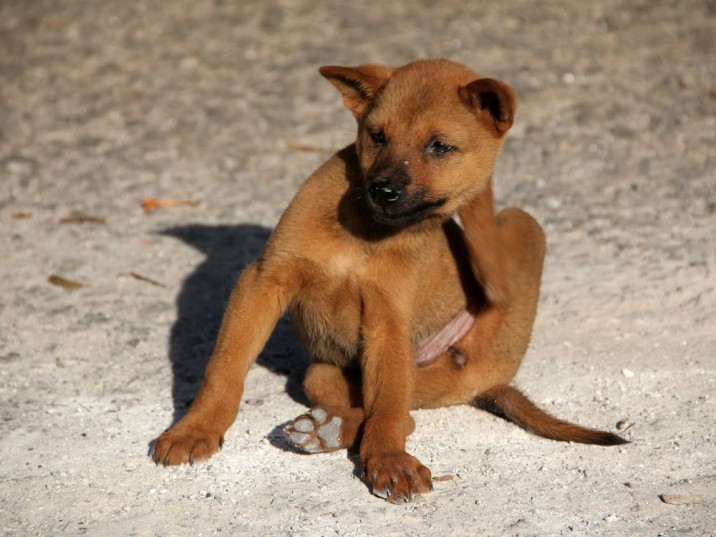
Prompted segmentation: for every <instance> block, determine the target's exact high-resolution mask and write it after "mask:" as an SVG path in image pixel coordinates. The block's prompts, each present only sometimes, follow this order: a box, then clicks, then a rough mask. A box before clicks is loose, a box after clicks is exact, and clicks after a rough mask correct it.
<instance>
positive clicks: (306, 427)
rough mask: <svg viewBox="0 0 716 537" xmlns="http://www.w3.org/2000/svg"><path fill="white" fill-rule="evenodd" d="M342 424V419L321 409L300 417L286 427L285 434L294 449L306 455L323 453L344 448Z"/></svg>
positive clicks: (314, 409) (315, 409)
mask: <svg viewBox="0 0 716 537" xmlns="http://www.w3.org/2000/svg"><path fill="white" fill-rule="evenodd" d="M342 423H343V419H342V418H340V417H339V416H333V415H331V414H330V413H328V412H327V411H326V410H324V409H323V408H320V407H319V408H313V409H311V410H309V411H308V412H307V413H306V414H301V415H300V416H298V417H297V418H296V419H295V420H293V421H292V422H291V423H289V424H288V425H286V427H284V429H283V432H284V434H285V435H286V438H288V441H289V443H290V444H291V445H292V446H293V447H295V448H297V449H300V450H301V451H305V452H306V453H323V452H326V451H335V450H337V449H341V448H342V447H344V446H343V444H342V442H341V425H342Z"/></svg>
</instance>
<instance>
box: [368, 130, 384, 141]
mask: <svg viewBox="0 0 716 537" xmlns="http://www.w3.org/2000/svg"><path fill="white" fill-rule="evenodd" d="M368 136H370V140H371V141H372V142H373V144H375V145H385V143H386V140H385V133H384V132H383V129H375V130H370V131H368Z"/></svg>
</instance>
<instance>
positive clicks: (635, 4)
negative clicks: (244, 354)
mask: <svg viewBox="0 0 716 537" xmlns="http://www.w3.org/2000/svg"><path fill="white" fill-rule="evenodd" d="M363 4H364V3H362V2H355V1H336V2H330V3H329V2H322V3H319V2H314V1H310V0H295V1H288V0H267V1H262V2H260V3H259V2H231V1H228V0H215V1H213V2H212V1H206V0H191V1H189V0H176V1H172V2H151V1H144V2H140V1H137V2H135V1H125V0H105V1H103V2H91V1H89V0H78V1H59V0H35V1H32V2H29V1H12V0H5V1H3V2H0V99H1V100H0V254H1V255H0V259H1V261H0V405H1V406H0V456H1V460H2V462H1V463H0V534H2V535H23V536H24V535H93V536H94V535H100V536H101V535H108V536H109V535H112V536H115V535H142V536H143V535H162V536H164V535H167V536H168V535H213V534H223V535H239V534H251V535H311V536H313V535H377V534H380V535H385V536H389V535H521V536H524V535H615V536H630V535H644V536H682V535H684V536H686V535H688V536H704V535H714V534H716V446H715V444H716V427H715V425H714V422H715V420H714V414H715V410H716V408H715V407H714V402H715V401H716V396H714V394H715V393H716V391H715V390H714V388H715V387H716V386H715V384H716V383H715V379H716V371H715V365H716V338H715V336H714V333H715V331H714V325H715V324H716V290H715V288H716V274H715V273H714V270H716V232H715V229H716V216H715V214H714V213H715V210H716V193H715V192H716V175H715V172H714V169H715V168H716V149H715V148H716V144H715V136H714V133H716V82H715V80H716V3H714V2H713V0H710V1H696V0H685V1H681V2H671V1H661V0H659V1H657V0H653V1H652V0H641V1H628V2H620V1H616V0H613V1H610V0H598V1H594V2H576V1H575V2H526V1H522V0H502V1H500V2H490V3H487V2H464V1H453V0H445V1H442V2H408V1H405V0H398V1H393V2H381V3H373V4H372V6H371V7H368V3H367V2H366V3H365V5H363ZM421 57H448V58H451V59H455V60H458V61H461V62H464V63H467V64H469V65H471V66H472V67H474V68H475V69H477V70H479V71H481V72H482V73H484V74H486V75H490V76H494V77H498V78H501V79H504V80H506V81H508V82H509V83H511V84H512V85H513V86H514V87H515V88H516V90H517V92H518V94H519V96H520V109H519V112H518V117H517V124H516V125H515V127H514V129H513V131H512V132H511V134H510V136H509V140H508V142H507V145H506V148H505V151H504V153H503V156H502V158H501V161H500V166H499V169H498V173H497V177H496V183H497V194H498V201H499V205H500V206H505V205H517V206H521V207H523V208H526V209H527V210H529V211H530V212H532V213H533V214H534V215H535V216H536V217H537V218H538V220H539V221H540V222H541V223H542V224H543V226H544V227H545V229H546V231H547V234H548V240H549V252H548V259H547V265H546V270H545V274H544V287H543V295H542V299H541V303H540V313H539V316H538V320H537V323H536V327H535V335H534V338H533V342H532V345H531V347H530V350H529V352H528V354H527V357H526V359H525V362H524V365H523V368H522V369H521V371H520V373H519V375H518V378H517V383H518V384H519V385H520V386H521V387H522V388H523V389H524V390H525V392H526V393H528V394H529V395H530V396H531V397H532V398H533V399H534V400H535V401H536V402H538V403H539V404H541V405H542V406H544V407H545V408H546V409H548V410H549V411H551V412H553V413H555V414H557V415H559V416H562V417H565V418H568V419H574V420H578V421H580V422H582V423H585V424H589V425H592V426H596V427H602V428H606V429H609V430H616V423H617V422H618V421H619V420H627V421H628V422H629V424H631V427H629V428H628V429H627V430H625V431H624V433H623V434H624V435H625V436H626V437H627V438H628V439H629V440H631V441H632V443H631V444H629V445H627V446H625V447H618V448H599V447H591V446H581V445H569V444H561V443H556V442H551V441H548V440H543V439H539V438H536V437H533V436H531V435H529V434H527V433H525V432H523V431H522V430H520V429H518V428H517V427H515V426H513V425H510V424H508V423H505V422H502V421H500V420H499V419H497V418H494V417H492V416H490V415H488V414H485V413H481V412H479V411H476V410H475V409H472V408H462V407H458V408H452V409H442V410H434V411H421V412H415V414H414V416H415V419H416V421H417V424H418V427H417V431H416V433H415V434H414V435H412V436H411V437H410V439H409V449H410V450H411V451H412V453H414V454H415V455H416V456H418V457H419V458H420V459H421V460H422V461H423V462H424V463H426V464H427V465H428V466H430V467H431V469H432V471H433V475H434V476H445V477H444V480H441V481H438V482H436V483H435V492H434V493H433V494H430V495H428V496H425V497H424V498H422V499H420V500H419V501H416V502H414V503H412V504H409V505H406V506H393V505H390V504H387V503H386V502H384V501H382V500H380V499H378V498H375V497H373V496H371V495H370V494H369V491H368V489H367V487H366V485H365V484H364V483H363V482H362V481H361V479H360V478H359V475H360V465H359V463H358V462H357V461H356V460H355V458H354V457H353V456H351V455H348V456H347V454H346V453H344V452H341V453H335V454H330V455H320V456H303V455H300V454H297V453H295V452H292V451H291V450H289V449H288V447H287V445H286V443H285V442H284V441H283V439H282V437H281V435H280V434H279V431H280V426H281V425H282V424H284V423H285V422H286V421H288V420H290V419H291V418H293V417H294V416H296V415H297V414H299V413H301V412H302V410H303V409H304V406H303V405H304V401H303V398H302V395H301V392H300V387H299V386H300V375H301V372H302V371H303V369H304V368H305V364H306V360H307V358H306V356H305V353H304V351H303V350H302V349H301V348H300V346H299V345H298V344H297V343H296V341H295V338H294V336H293V335H292V333H291V330H290V327H289V325H288V323H287V322H282V323H281V324H280V325H279V327H278V329H277V331H276V334H275V336H274V337H273V339H272V340H271V342H270V343H269V345H268V347H267V349H266V350H265V352H264V353H263V355H262V357H261V358H260V360H259V363H258V364H257V365H256V366H255V367H254V368H253V370H252V371H251V373H250V375H249V378H248V380H247V391H246V399H245V401H244V404H243V407H242V412H241V414H240V416H239V418H238V420H237V421H236V423H235V424H234V426H233V427H232V429H231V430H230V431H229V433H228V435H227V438H226V445H225V447H224V450H223V451H222V452H221V453H220V454H219V455H218V456H216V457H215V458H213V459H212V460H211V461H209V462H208V463H204V464H200V465H197V466H195V467H180V468H163V467H156V466H154V464H152V463H151V461H150V460H149V458H148V457H147V448H148V445H149V443H150V442H151V440H152V439H153V438H155V437H156V435H157V434H158V433H160V432H161V431H162V430H163V429H164V428H166V427H167V426H168V425H169V424H170V423H171V422H172V420H173V418H174V416H175V414H180V413H181V412H182V411H183V409H184V407H185V405H186V402H187V401H188V400H189V399H190V398H191V397H192V395H193V393H194V392H195V390H196V386H197V383H198V382H199V380H200V378H201V372H202V371H203V367H204V364H205V361H206V358H207V357H208V355H209V353H210V351H211V346H212V343H213V339H214V337H215V334H216V328H217V323H218V322H219V320H220V317H221V314H222V310H223V306H224V304H225V300H226V296H227V293H228V292H229V290H230V288H231V286H232V284H233V282H234V281H235V279H236V276H237V274H238V273H239V272H240V270H241V268H242V267H243V266H245V265H246V263H248V262H249V261H250V260H251V259H253V258H254V257H255V256H256V255H257V254H258V252H259V251H260V250H261V248H262V245H263V243H264V242H265V240H266V237H267V236H268V234H269V233H270V230H271V228H272V227H273V226H274V225H275V223H276V221H277V219H278V218H279V215H280V214H281V211H282V209H283V207H284V206H285V205H286V203H287V202H288V201H289V199H290V198H291V196H292V194H293V192H294V191H295V190H296V188H297V187H298V185H299V184H300V183H301V181H302V180H303V179H304V178H305V177H306V176H307V175H308V174H309V173H310V172H311V171H312V170H313V169H314V168H315V167H316V166H317V165H318V164H319V163H320V162H321V161H323V160H325V159H326V158H327V157H328V155H330V153H331V152H332V151H334V150H335V149H338V148H340V147H341V146H342V145H344V144H346V143H348V142H350V141H351V137H352V136H353V134H354V126H353V120H352V118H351V117H350V114H349V113H348V112H347V111H345V110H344V109H343V108H342V106H341V102H340V98H339V96H338V94H337V93H336V92H335V90H334V89H333V88H332V87H331V86H330V85H329V84H328V83H326V82H325V81H324V80H322V79H321V77H320V76H319V75H318V74H317V71H316V69H317V68H318V67H319V66H320V65H325V64H356V63H363V62H368V61H369V62H383V63H388V64H395V65H398V64H403V63H406V62H407V61H410V60H413V59H416V58H421ZM291 144H304V145H308V146H312V147H316V148H319V150H318V151H312V152H305V151H297V150H295V148H293V149H292V147H293V146H291ZM145 196H154V197H157V198H181V199H190V200H198V201H200V202H201V204H200V205H199V206H197V207H178V208H174V209H165V210H159V211H156V212H154V213H151V214H147V213H145V212H144V211H143V210H142V207H141V201H142V198H143V197H145ZM18 213H25V214H24V215H23V214H18ZM74 214H84V215H94V216H100V217H103V218H106V223H105V224H98V223H84V224H72V223H67V224H63V223H60V219H62V218H63V217H67V216H69V215H74ZM23 216H24V218H23ZM131 273H135V274H138V275H142V276H145V277H148V278H151V279H153V280H155V281H156V282H158V283H161V284H162V285H161V286H158V285H154V284H152V283H151V282H147V281H144V280H141V279H137V278H135V277H133V276H131ZM53 274H57V275H60V276H63V277H65V278H69V279H72V280H76V281H78V282H80V283H82V284H83V287H81V288H79V289H76V290H67V289H64V288H62V287H58V286H53V285H50V284H49V283H48V277H49V276H50V275H53ZM660 495H665V496H664V498H665V499H666V500H667V502H671V503H667V502H665V501H663V500H662V499H660Z"/></svg>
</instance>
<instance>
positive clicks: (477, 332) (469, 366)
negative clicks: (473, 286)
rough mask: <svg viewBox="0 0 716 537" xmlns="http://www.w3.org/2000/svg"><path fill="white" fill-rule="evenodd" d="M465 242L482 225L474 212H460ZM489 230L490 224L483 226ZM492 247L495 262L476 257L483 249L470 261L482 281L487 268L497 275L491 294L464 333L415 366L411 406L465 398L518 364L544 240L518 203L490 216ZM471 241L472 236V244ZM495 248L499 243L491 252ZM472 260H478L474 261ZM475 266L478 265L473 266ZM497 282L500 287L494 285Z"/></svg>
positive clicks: (504, 378)
mask: <svg viewBox="0 0 716 537" xmlns="http://www.w3.org/2000/svg"><path fill="white" fill-rule="evenodd" d="M461 218H462V220H463V224H464V225H465V235H466V242H467V243H468V245H469V244H470V240H469V239H470V238H471V237H472V238H474V237H475V236H477V235H478V234H480V233H484V230H483V229H475V228H474V227H472V226H473V225H474V224H475V219H474V218H473V215H471V214H470V213H469V212H468V213H467V214H466V213H465V212H461ZM488 231H489V230H488ZM493 233H494V236H495V238H496V241H497V242H496V243H495V242H494V241H493V244H492V249H493V251H492V252H491V251H490V249H489V248H487V246H490V245H489V244H488V245H484V246H485V248H484V249H485V250H487V251H486V254H487V255H493V256H495V257H496V258H498V259H499V260H500V262H501V263H500V266H499V267H497V266H493V265H491V263H492V262H494V259H493V260H492V261H491V262H481V261H480V260H479V259H478V260H475V257H476V256H479V255H485V254H484V253H482V252H480V251H471V262H472V263H473V266H474V265H478V266H479V267H483V268H482V271H481V272H480V273H479V274H476V277H478V276H479V279H480V280H483V279H486V278H487V279H488V281H481V283H482V284H483V286H486V287H488V288H489V287H491V284H490V281H489V278H490V277H491V276H490V271H493V272H495V273H496V274H499V275H500V279H498V281H497V285H493V286H492V288H493V290H494V291H493V292H494V294H496V295H498V296H499V301H495V302H496V303H495V302H491V301H490V300H489V298H488V300H487V301H486V302H485V303H484V304H482V305H481V306H480V308H479V310H478V311H475V312H473V313H474V315H475V321H474V324H473V326H472V328H471V329H470V331H469V332H468V333H467V335H466V336H465V337H463V338H462V339H461V340H460V341H458V342H457V343H456V344H455V345H453V346H452V347H451V348H450V349H448V350H447V351H446V352H444V353H443V354H442V355H441V356H440V357H438V359H437V360H435V361H434V362H433V363H431V364H430V365H427V366H425V367H422V368H420V369H419V370H418V373H417V378H416V385H415V393H414V396H413V405H412V406H413V408H431V407H441V406H448V405H455V404H464V403H469V402H471V401H473V400H474V398H475V396H476V395H478V394H479V393H482V392H484V391H485V390H487V389H489V388H491V387H493V386H496V385H502V384H508V383H509V382H510V381H511V380H512V378H513V377H514V375H515V373H516V372H517V369H518V368H519V366H520V362H521V361H522V357H523V356H524V354H525V352H526V350H527V346H528V344H529V340H530V337H531V334H532V326H533V324H534V320H535V316H536V313H537V301H538V298H539V288H540V281H541V277H542V264H543V260H544V252H545V240H544V234H543V232H542V228H541V227H540V225H539V224H538V223H537V222H536V221H535V220H534V219H533V218H532V217H531V216H530V215H529V214H527V213H526V212H524V211H522V210H520V209H514V208H510V209H505V210H503V211H501V212H500V213H499V214H498V215H497V217H496V218H495V228H494V230H493ZM475 242H476V241H473V245H474V244H475ZM494 248H499V251H497V252H495V251H494ZM476 261H477V262H476ZM476 272H477V270H476ZM498 288H499V290H497V289H498Z"/></svg>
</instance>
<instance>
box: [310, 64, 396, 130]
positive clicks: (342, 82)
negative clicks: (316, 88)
mask: <svg viewBox="0 0 716 537" xmlns="http://www.w3.org/2000/svg"><path fill="white" fill-rule="evenodd" d="M319 71H320V73H321V74H322V75H323V76H324V77H326V78H327V79H328V81H329V82H330V83H331V84H333V85H334V86H335V87H336V89H338V91H340V92H341V94H342V95H343V104H344V105H345V106H346V108H348V110H350V111H351V112H353V115H354V116H355V117H356V118H359V117H360V116H361V115H362V114H363V112H365V109H366V108H367V107H368V104H369V103H370V102H371V101H372V100H373V99H374V98H375V96H376V95H377V93H378V91H379V90H380V88H382V87H383V85H384V84H385V83H386V82H387V80H388V78H389V77H390V75H391V73H392V72H393V70H392V69H391V68H390V67H386V66H385V65H361V66H359V67H337V66H332V65H329V66H326V67H321V68H320V69H319Z"/></svg>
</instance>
